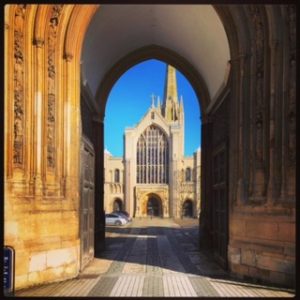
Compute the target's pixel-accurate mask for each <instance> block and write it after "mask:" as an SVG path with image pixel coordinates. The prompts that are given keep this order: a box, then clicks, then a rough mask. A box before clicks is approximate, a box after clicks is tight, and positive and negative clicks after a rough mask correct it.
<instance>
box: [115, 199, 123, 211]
mask: <svg viewBox="0 0 300 300" xmlns="http://www.w3.org/2000/svg"><path fill="white" fill-rule="evenodd" d="M113 208H114V211H121V210H123V203H122V200H121V199H120V198H117V199H115V201H114V206H113Z"/></svg>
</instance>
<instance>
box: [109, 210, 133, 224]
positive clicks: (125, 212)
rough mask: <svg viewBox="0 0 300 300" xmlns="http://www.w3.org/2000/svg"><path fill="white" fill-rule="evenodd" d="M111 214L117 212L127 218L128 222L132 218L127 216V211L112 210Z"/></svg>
mask: <svg viewBox="0 0 300 300" xmlns="http://www.w3.org/2000/svg"><path fill="white" fill-rule="evenodd" d="M113 214H117V215H119V216H122V217H124V218H125V219H127V220H128V222H131V221H132V219H131V217H130V216H129V213H128V212H127V211H114V212H113Z"/></svg>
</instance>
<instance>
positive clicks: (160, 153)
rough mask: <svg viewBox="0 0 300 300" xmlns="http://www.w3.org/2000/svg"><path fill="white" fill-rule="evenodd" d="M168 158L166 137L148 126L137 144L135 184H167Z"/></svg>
mask: <svg viewBox="0 0 300 300" xmlns="http://www.w3.org/2000/svg"><path fill="white" fill-rule="evenodd" d="M168 157H169V149H168V141H167V137H166V136H165V134H164V133H163V132H162V130H160V129H159V128H158V127H156V126H154V125H151V126H149V127H148V128H147V129H146V130H145V131H144V132H143V133H142V134H141V136H140V137H139V139H138V143H137V151H136V165H137V172H136V174H137V175H136V177H137V178H136V181H137V183H168V166H169V164H168Z"/></svg>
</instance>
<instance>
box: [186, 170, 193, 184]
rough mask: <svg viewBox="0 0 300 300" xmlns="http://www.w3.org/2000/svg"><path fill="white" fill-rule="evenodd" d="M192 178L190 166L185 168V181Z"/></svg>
mask: <svg viewBox="0 0 300 300" xmlns="http://www.w3.org/2000/svg"><path fill="white" fill-rule="evenodd" d="M191 180H192V171H191V168H187V169H186V170H185V181H191Z"/></svg>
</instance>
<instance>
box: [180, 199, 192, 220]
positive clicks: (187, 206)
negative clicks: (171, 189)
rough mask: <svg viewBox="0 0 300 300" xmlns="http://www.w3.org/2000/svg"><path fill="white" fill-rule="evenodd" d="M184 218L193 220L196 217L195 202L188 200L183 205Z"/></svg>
mask: <svg viewBox="0 0 300 300" xmlns="http://www.w3.org/2000/svg"><path fill="white" fill-rule="evenodd" d="M182 216H183V217H188V218H192V217H193V216H194V209H193V201H192V200H190V199H187V200H185V201H184V203H183V204H182Z"/></svg>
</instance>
